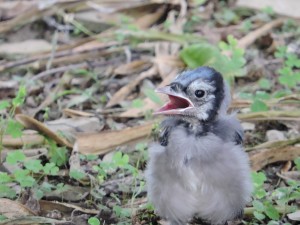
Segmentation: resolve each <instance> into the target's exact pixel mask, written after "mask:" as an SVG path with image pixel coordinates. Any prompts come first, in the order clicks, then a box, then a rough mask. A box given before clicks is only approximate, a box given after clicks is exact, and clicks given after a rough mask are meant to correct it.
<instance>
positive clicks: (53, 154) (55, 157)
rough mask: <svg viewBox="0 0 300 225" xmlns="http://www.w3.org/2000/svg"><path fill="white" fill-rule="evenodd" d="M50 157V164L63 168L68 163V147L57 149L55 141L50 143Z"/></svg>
mask: <svg viewBox="0 0 300 225" xmlns="http://www.w3.org/2000/svg"><path fill="white" fill-rule="evenodd" d="M49 146H50V149H49V157H50V162H53V163H55V164H56V165H57V166H62V165H64V164H66V162H67V153H68V151H67V149H66V147H57V145H56V143H55V142H54V141H52V140H51V141H49Z"/></svg>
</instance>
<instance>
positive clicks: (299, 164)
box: [294, 157, 300, 171]
mask: <svg viewBox="0 0 300 225" xmlns="http://www.w3.org/2000/svg"><path fill="white" fill-rule="evenodd" d="M294 163H295V165H296V168H297V170H298V171H300V157H298V158H296V159H295V160H294Z"/></svg>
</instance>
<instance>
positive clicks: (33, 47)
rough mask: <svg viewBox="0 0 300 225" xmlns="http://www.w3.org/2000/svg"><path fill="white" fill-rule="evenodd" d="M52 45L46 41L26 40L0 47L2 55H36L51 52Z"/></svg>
mask: <svg viewBox="0 0 300 225" xmlns="http://www.w3.org/2000/svg"><path fill="white" fill-rule="evenodd" d="M51 48H52V45H51V44H50V43H48V42H47V41H45V40H26V41H23V42H17V43H16V42H14V43H5V44H2V45H0V54H8V55H9V54H34V53H39V52H44V51H50V50H51Z"/></svg>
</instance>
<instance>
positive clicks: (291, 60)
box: [275, 46, 300, 89]
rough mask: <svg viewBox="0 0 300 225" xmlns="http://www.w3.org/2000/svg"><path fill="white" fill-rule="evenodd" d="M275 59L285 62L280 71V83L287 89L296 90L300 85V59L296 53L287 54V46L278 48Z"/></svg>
mask: <svg viewBox="0 0 300 225" xmlns="http://www.w3.org/2000/svg"><path fill="white" fill-rule="evenodd" d="M275 57H276V58H281V59H283V60H284V63H283V66H282V67H281V68H280V69H279V70H278V74H279V77H278V81H279V83H280V84H281V85H283V86H284V87H285V88H287V89H291V88H295V87H296V86H297V84H300V58H299V57H298V56H297V55H296V54H294V53H289V52H287V48H286V47H285V46H281V47H278V48H277V51H276V52H275Z"/></svg>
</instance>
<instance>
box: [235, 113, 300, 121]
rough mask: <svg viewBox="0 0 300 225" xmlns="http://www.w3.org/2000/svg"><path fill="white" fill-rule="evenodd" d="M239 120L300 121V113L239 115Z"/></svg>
mask: <svg viewBox="0 0 300 225" xmlns="http://www.w3.org/2000/svg"><path fill="white" fill-rule="evenodd" d="M238 118H239V119H240V120H243V121H260V120H293V121H300V111H298V110H294V111H266V112H252V113H245V114H239V115H238Z"/></svg>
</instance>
